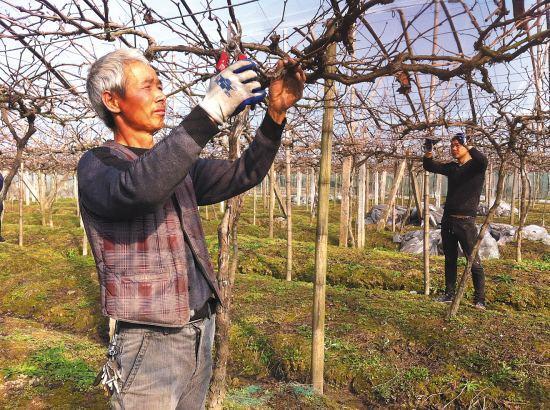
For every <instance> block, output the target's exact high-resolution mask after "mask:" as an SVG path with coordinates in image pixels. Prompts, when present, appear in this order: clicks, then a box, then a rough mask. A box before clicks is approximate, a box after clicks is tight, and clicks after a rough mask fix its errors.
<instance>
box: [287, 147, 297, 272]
mask: <svg viewBox="0 0 550 410" xmlns="http://www.w3.org/2000/svg"><path fill="white" fill-rule="evenodd" d="M285 154H286V280H287V281H291V280H292V181H291V178H290V177H291V175H290V146H288V145H287V146H286V147H285ZM300 185H301V184H300Z"/></svg>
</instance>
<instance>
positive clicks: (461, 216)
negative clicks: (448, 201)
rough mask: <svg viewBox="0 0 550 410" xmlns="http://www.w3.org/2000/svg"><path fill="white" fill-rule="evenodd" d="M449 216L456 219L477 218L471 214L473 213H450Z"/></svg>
mask: <svg viewBox="0 0 550 410" xmlns="http://www.w3.org/2000/svg"><path fill="white" fill-rule="evenodd" d="M448 216H449V217H451V218H456V219H476V217H475V216H471V215H448Z"/></svg>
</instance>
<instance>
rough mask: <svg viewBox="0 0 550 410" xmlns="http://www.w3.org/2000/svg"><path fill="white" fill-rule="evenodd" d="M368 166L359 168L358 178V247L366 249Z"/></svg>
mask: <svg viewBox="0 0 550 410" xmlns="http://www.w3.org/2000/svg"><path fill="white" fill-rule="evenodd" d="M366 171H367V166H366V165H365V163H362V164H361V165H360V166H359V175H358V177H357V247H358V248H364V247H365V177H366V173H367V172H366Z"/></svg>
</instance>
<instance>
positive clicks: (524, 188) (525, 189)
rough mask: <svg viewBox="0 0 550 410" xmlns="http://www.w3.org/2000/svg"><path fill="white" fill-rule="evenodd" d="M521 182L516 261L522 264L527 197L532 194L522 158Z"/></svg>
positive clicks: (522, 158)
mask: <svg viewBox="0 0 550 410" xmlns="http://www.w3.org/2000/svg"><path fill="white" fill-rule="evenodd" d="M520 177H521V178H520V180H521V187H520V192H521V193H520V202H519V209H520V215H519V218H518V220H519V224H518V229H517V232H516V261H517V262H521V261H522V255H521V245H522V241H523V227H524V226H525V221H526V220H527V211H528V205H529V204H528V200H527V197H528V195H529V194H530V191H531V189H530V185H529V179H528V178H527V171H526V170H525V159H524V157H521V158H520Z"/></svg>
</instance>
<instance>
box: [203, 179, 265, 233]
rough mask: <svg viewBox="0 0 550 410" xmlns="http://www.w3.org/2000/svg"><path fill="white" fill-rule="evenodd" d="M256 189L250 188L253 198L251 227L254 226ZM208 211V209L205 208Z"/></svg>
mask: <svg viewBox="0 0 550 410" xmlns="http://www.w3.org/2000/svg"><path fill="white" fill-rule="evenodd" d="M256 188H257V187H254V188H252V191H253V193H252V196H253V202H252V225H254V226H256V197H257V196H258V194H257V193H256ZM207 209H208V208H207Z"/></svg>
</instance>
